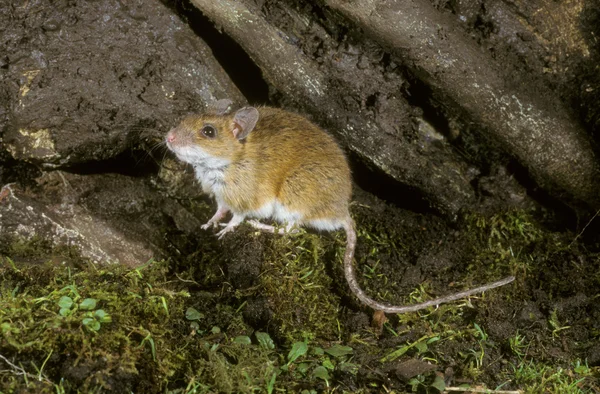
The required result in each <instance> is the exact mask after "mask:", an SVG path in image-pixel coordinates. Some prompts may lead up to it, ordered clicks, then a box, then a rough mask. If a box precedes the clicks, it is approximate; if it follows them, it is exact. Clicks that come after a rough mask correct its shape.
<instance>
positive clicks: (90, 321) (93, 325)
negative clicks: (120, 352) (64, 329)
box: [82, 317, 100, 331]
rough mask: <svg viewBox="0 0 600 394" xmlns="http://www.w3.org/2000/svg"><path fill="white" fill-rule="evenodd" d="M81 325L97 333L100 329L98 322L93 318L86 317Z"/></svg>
mask: <svg viewBox="0 0 600 394" xmlns="http://www.w3.org/2000/svg"><path fill="white" fill-rule="evenodd" d="M82 322H83V325H84V326H86V327H87V328H89V329H90V330H94V331H98V330H99V329H100V322H99V321H98V320H96V319H94V318H91V317H86V318H85V319H83V320H82Z"/></svg>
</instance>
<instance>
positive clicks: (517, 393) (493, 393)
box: [443, 387, 522, 394]
mask: <svg viewBox="0 0 600 394" xmlns="http://www.w3.org/2000/svg"><path fill="white" fill-rule="evenodd" d="M449 391H462V392H464V393H484V394H522V391H521V390H490V389H479V388H472V387H446V388H445V389H444V391H443V392H444V393H447V392H449Z"/></svg>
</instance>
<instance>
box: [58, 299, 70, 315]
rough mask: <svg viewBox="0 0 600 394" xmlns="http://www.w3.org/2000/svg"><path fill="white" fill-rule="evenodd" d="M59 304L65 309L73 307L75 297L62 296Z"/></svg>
mask: <svg viewBox="0 0 600 394" xmlns="http://www.w3.org/2000/svg"><path fill="white" fill-rule="evenodd" d="M58 306H60V307H61V308H65V309H71V307H72V306H73V299H72V298H71V297H69V296H62V297H60V300H58ZM63 316H64V315H63Z"/></svg>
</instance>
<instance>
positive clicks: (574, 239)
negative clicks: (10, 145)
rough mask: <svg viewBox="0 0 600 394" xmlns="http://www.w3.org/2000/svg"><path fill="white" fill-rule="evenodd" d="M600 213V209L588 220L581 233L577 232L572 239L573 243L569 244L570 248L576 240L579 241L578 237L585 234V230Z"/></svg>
mask: <svg viewBox="0 0 600 394" xmlns="http://www.w3.org/2000/svg"><path fill="white" fill-rule="evenodd" d="M599 213H600V209H599V210H597V211H596V213H595V214H594V216H592V218H591V219H590V221H589V222H587V224H586V225H585V227H583V230H581V232H580V233H579V234H577V236H576V237H575V238H573V240H572V241H571V243H570V244H569V248H570V247H571V246H573V244H574V243H575V241H577V239H578V238H579V237H581V236H582V235H583V233H584V232H585V230H586V229H587V228H588V226H589V225H590V224H592V222H593V221H594V219H596V216H598V214H599Z"/></svg>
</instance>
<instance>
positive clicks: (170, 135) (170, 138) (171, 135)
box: [166, 130, 175, 142]
mask: <svg viewBox="0 0 600 394" xmlns="http://www.w3.org/2000/svg"><path fill="white" fill-rule="evenodd" d="M166 140H167V142H173V141H175V133H174V132H173V130H170V131H169V132H168V133H167V137H166Z"/></svg>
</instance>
